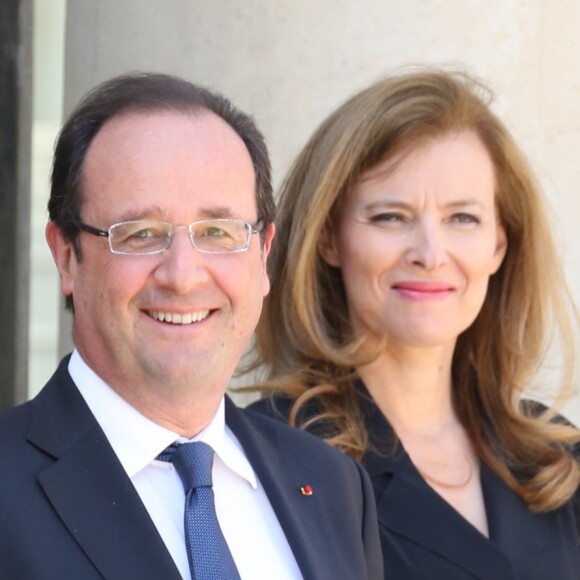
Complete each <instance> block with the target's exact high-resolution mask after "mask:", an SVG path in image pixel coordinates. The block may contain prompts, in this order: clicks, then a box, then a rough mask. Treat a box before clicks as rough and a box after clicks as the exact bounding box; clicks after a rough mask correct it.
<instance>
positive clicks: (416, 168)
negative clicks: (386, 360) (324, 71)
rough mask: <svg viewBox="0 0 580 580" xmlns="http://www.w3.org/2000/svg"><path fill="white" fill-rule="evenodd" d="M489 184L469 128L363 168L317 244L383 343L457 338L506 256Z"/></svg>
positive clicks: (358, 314)
mask: <svg viewBox="0 0 580 580" xmlns="http://www.w3.org/2000/svg"><path fill="white" fill-rule="evenodd" d="M494 189H495V180H494V169H493V165H492V161H491V159H490V156H489V154H488V152H487V150H486V149H485V147H484V145H483V144H482V142H481V141H480V140H479V138H478V137H477V135H476V134H475V133H473V132H470V131H465V132H459V133H450V134H447V135H444V136H441V137H438V138H435V139H433V140H430V141H427V142H422V143H421V144H419V145H417V146H411V148H410V149H407V150H405V151H403V152H402V153H401V154H399V155H397V156H395V157H393V158H391V159H388V160H386V161H384V162H382V163H380V164H379V165H377V166H376V167H374V168H373V169H371V170H369V171H368V172H366V173H364V174H363V175H362V176H361V178H360V179H359V181H358V182H357V184H356V186H355V187H354V188H353V190H352V191H351V192H350V194H349V196H348V198H347V199H346V201H345V204H344V206H343V208H342V211H341V213H340V215H339V216H338V219H337V222H336V225H335V228H334V230H333V231H332V232H331V233H330V234H329V235H328V236H327V237H326V238H325V239H323V241H322V242H321V245H320V248H319V250H320V253H321V255H322V256H323V258H324V259H325V260H326V261H327V262H328V263H329V264H330V265H332V266H336V267H338V268H340V269H341V271H342V277H343V281H344V285H345V289H346V294H347V300H348V307H349V313H350V318H351V321H352V323H353V326H354V328H355V330H358V331H360V332H362V333H363V334H367V335H371V336H376V337H379V338H388V344H389V345H398V346H409V347H433V346H439V345H452V344H454V342H455V340H456V338H457V336H458V335H459V334H460V333H461V332H463V331H464V330H465V329H466V328H468V327H469V326H470V325H471V324H472V323H473V321H474V320H475V318H476V316H477V314H478V313H479V311H480V309H481V306H482V304H483V301H484V299H485V295H486V292H487V286H488V281H489V277H490V276H491V275H492V274H494V273H495V272H496V271H497V270H498V268H499V267H500V265H501V262H502V260H503V257H504V255H505V251H506V245H507V244H506V238H505V233H504V231H503V228H502V227H501V225H500V224H499V220H498V217H497V213H496V207H495V199H494V198H495V194H494Z"/></svg>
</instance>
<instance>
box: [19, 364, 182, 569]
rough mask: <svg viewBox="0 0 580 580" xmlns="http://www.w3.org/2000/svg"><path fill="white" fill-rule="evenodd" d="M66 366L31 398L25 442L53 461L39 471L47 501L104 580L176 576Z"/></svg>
mask: <svg viewBox="0 0 580 580" xmlns="http://www.w3.org/2000/svg"><path fill="white" fill-rule="evenodd" d="M67 364H68V358H67V359H65V360H64V361H63V362H62V363H61V365H60V367H59V369H58V370H57V371H56V373H55V374H54V376H53V377H52V379H51V380H50V381H49V383H48V384H47V386H46V387H45V389H44V390H43V391H42V392H41V393H40V394H39V395H38V397H37V398H36V399H35V400H34V401H33V403H32V418H31V424H30V429H29V432H28V439H29V441H30V442H31V443H32V444H33V445H36V446H37V447H38V448H40V449H42V450H43V451H45V452H46V453H48V454H49V455H51V456H52V457H53V458H54V460H55V461H54V463H53V464H52V465H51V466H50V467H48V468H47V469H45V470H44V471H43V472H41V473H40V474H39V476H38V480H39V483H40V485H41V487H42V489H43V490H44V492H45V494H46V496H47V498H48V501H49V502H50V503H51V504H52V506H53V508H54V510H55V511H56V512H57V514H58V516H59V518H60V519H61V520H62V522H63V524H64V525H65V526H66V527H67V528H68V531H69V532H70V533H71V535H72V536H73V537H74V538H75V540H76V541H77V543H78V544H79V546H80V547H81V549H82V550H83V551H84V552H85V554H86V555H87V557H88V558H89V559H90V560H91V561H92V563H93V565H94V566H95V567H96V568H97V569H98V570H99V572H100V573H101V574H102V575H103V576H104V577H105V578H110V579H117V578H118V579H119V580H121V579H123V580H125V579H126V578H164V579H175V580H177V579H179V578H181V576H180V575H179V573H178V571H177V568H176V567H175V564H174V563H173V560H172V559H171V556H170V555H169V552H168V551H167V549H166V548H165V545H164V543H163V541H162V540H161V537H160V536H159V534H158V532H157V530H156V528H155V526H154V524H153V522H152V521H151V519H150V517H149V514H148V513H147V511H146V509H145V507H144V506H143V504H142V502H141V500H140V498H139V495H138V494H137V492H136V491H135V488H134V487H133V485H132V483H131V481H130V479H129V478H128V477H127V475H126V473H125V471H124V469H123V467H122V466H121V464H120V463H119V461H118V459H117V456H116V455H115V453H114V452H113V450H112V448H111V446H110V445H109V442H108V441H107V439H106V437H105V435H104V434H103V432H102V430H101V429H100V427H99V426H98V424H97V423H96V421H95V419H94V417H93V416H92V414H91V412H90V411H89V409H88V407H87V405H86V404H85V402H84V400H83V398H82V397H81V395H80V393H79V392H78V390H77V389H76V387H75V385H74V383H73V382H72V379H71V378H70V376H69V374H68V371H67V369H66V365H67Z"/></svg>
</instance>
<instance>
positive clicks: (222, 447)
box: [68, 349, 257, 488]
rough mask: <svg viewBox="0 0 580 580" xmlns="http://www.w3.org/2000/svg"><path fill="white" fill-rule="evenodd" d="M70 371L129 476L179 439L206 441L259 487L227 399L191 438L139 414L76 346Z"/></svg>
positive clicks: (234, 470)
mask: <svg viewBox="0 0 580 580" xmlns="http://www.w3.org/2000/svg"><path fill="white" fill-rule="evenodd" d="M68 372H69V374H70V376H71V377H72V379H73V381H74V382H75V384H76V386H77V388H78V390H79V391H80V393H81V395H82V397H83V399H84V400H85V402H86V403H87V405H88V407H89V409H90V410H91V412H92V413H93V415H94V416H95V419H96V420H97V422H98V423H99V425H100V427H101V429H102V430H103V432H104V433H105V436H106V437H107V439H108V440H109V443H110V444H111V447H112V448H113V451H114V452H115V454H116V455H117V457H118V458H119V461H120V462H121V465H122V466H123V468H124V469H125V471H126V472H127V475H128V476H129V477H133V476H135V475H136V474H137V473H139V472H140V471H141V470H142V469H144V468H145V467H146V466H147V465H149V464H150V463H151V461H153V460H154V459H155V458H156V457H157V455H159V453H161V451H163V450H164V449H165V448H166V447H168V446H169V445H171V443H174V442H175V441H177V442H178V443H185V442H187V441H204V442H205V443H207V444H208V445H210V446H211V447H212V448H213V450H214V451H215V454H216V456H217V458H219V460H220V461H221V462H222V463H223V464H224V465H225V466H226V467H227V468H228V469H230V470H231V471H233V472H234V473H236V474H237V475H239V476H240V477H242V478H243V479H245V480H246V481H247V482H248V483H249V484H250V485H251V486H252V487H253V488H256V487H257V480H256V474H255V473H254V470H253V468H252V466H251V464H250V462H249V461H248V458H247V457H246V455H245V454H244V452H243V449H242V446H241V445H240V443H239V441H238V440H237V438H236V437H235V435H234V434H233V433H232V431H231V430H230V429H229V428H228V426H227V425H226V423H225V405H224V398H222V400H221V402H220V405H219V408H218V410H217V412H216V414H215V416H214V417H213V419H212V420H211V421H210V423H209V424H208V425H207V427H205V429H203V431H201V432H200V433H198V434H197V435H196V436H195V437H193V438H192V439H190V440H188V439H185V438H184V437H181V436H180V435H179V434H177V433H175V432H174V431H171V430H169V429H166V428H165V427H162V426H161V425H158V424H157V423H155V422H154V421H151V419H148V418H147V417H145V416H144V415H142V414H141V413H139V411H137V409H135V408H134V407H133V406H131V405H130V404H129V403H128V402H127V401H125V399H123V398H122V397H121V396H120V395H119V394H118V393H117V392H116V391H115V390H113V389H112V388H111V387H110V386H109V385H108V384H107V383H105V382H104V381H103V380H102V379H101V378H100V377H99V376H98V375H97V374H96V373H95V372H94V371H93V370H92V369H91V368H90V367H89V366H88V365H87V364H86V362H85V361H84V360H83V358H82V357H81V355H80V353H79V352H78V351H77V350H76V349H75V350H74V352H73V354H72V356H71V358H70V361H69V364H68Z"/></svg>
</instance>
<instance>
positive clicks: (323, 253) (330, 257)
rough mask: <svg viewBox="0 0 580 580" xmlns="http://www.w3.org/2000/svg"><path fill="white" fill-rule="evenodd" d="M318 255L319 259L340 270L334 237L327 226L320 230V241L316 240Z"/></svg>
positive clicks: (338, 254) (338, 253)
mask: <svg viewBox="0 0 580 580" xmlns="http://www.w3.org/2000/svg"><path fill="white" fill-rule="evenodd" d="M317 249H318V253H319V254H320V257H321V258H322V259H323V260H324V261H325V262H326V263H327V264H328V265H329V266H334V267H335V268H340V266H341V262H340V252H339V251H338V247H337V243H336V235H335V233H334V231H332V230H331V229H330V226H329V225H328V224H327V225H326V226H324V229H323V230H322V234H321V235H320V239H319V240H318V248H317Z"/></svg>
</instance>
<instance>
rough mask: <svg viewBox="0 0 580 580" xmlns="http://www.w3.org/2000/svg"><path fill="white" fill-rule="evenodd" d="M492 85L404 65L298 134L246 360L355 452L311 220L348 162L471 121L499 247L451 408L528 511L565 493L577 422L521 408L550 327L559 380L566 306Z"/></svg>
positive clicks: (341, 344) (568, 365)
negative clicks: (492, 193)
mask: <svg viewBox="0 0 580 580" xmlns="http://www.w3.org/2000/svg"><path fill="white" fill-rule="evenodd" d="M491 98H492V95H491V93H490V91H489V90H487V89H486V88H485V87H484V86H483V85H482V84H481V83H480V82H478V81H476V80H475V79H473V78H471V77H469V76H468V75H466V74H465V73H458V72H447V71H445V70H442V69H422V70H420V71H411V72H405V73H402V74H399V75H395V76H392V77H390V78H386V79H384V80H381V81H380V82H377V83H375V84H373V85H372V86H370V87H369V88H367V89H366V90H363V91H362V92H360V93H358V94H356V95H355V96H353V97H352V98H351V99H350V100H348V101H347V102H345V103H344V104H343V105H342V106H341V107H339V108H338V109H337V110H336V111H335V112H334V113H332V114H331V115H330V116H329V117H328V118H327V119H326V120H325V121H324V122H323V123H322V124H321V125H320V127H319V128H318V129H317V130H316V132H315V133H314V135H313V136H312V137H311V139H310V140H309V142H308V143H307V144H306V146H305V147H304V149H303V151H302V152H301V153H300V155H299V156H298V158H297V159H296V161H295V163H294V165H293V167H292V168H291V170H290V172H289V174H288V175H287V177H286V180H285V181H284V183H283V186H282V191H281V197H280V201H279V209H278V220H277V234H276V238H275V240H274V245H273V249H272V253H271V255H270V258H269V274H270V279H271V290H270V294H269V296H268V298H267V299H266V302H265V307H264V312H263V315H262V318H261V321H260V324H259V326H258V330H257V335H256V350H255V353H256V354H255V359H254V361H253V363H254V367H256V366H258V365H263V367H264V368H265V369H266V372H267V380H266V383H265V388H266V389H273V390H278V391H282V392H284V393H286V394H288V395H290V396H291V397H292V398H293V399H295V401H296V402H295V403H294V407H293V411H292V414H291V420H292V421H295V420H296V416H297V414H298V411H299V410H300V409H301V408H302V406H303V405H304V403H306V402H307V401H311V400H312V399H315V400H316V408H317V409H318V410H319V412H317V413H315V415H314V416H310V418H309V420H308V422H307V424H303V425H302V427H306V428H307V427H309V426H312V423H317V422H320V421H324V423H325V424H329V423H330V424H331V425H333V430H332V432H331V433H329V434H328V437H327V439H328V441H329V443H331V444H333V445H335V446H337V447H339V448H340V449H342V450H344V451H346V452H347V453H349V454H350V455H352V456H354V457H356V458H358V459H360V458H361V457H362V455H363V454H364V452H365V451H366V450H367V449H368V442H367V434H366V432H365V428H364V424H363V421H362V417H361V414H360V410H359V408H358V404H357V400H356V393H355V389H354V388H353V378H354V376H355V372H354V370H353V369H354V368H355V367H356V366H357V365H360V364H361V363H362V362H365V361H364V360H363V358H362V356H361V354H360V352H361V351H360V348H359V347H360V342H359V341H358V340H357V339H356V337H355V336H354V334H353V332H352V328H351V325H350V321H349V317H348V306H347V300H346V295H345V291H344V287H343V283H342V279H341V274H340V271H339V270H338V269H336V268H333V267H331V266H329V265H328V264H327V263H326V262H325V261H324V260H323V259H322V258H321V256H320V254H319V252H318V248H319V244H320V241H321V236H322V234H323V232H325V231H327V229H328V228H331V227H332V218H333V216H334V215H335V214H336V211H337V208H339V207H340V204H341V202H342V200H343V199H344V197H345V195H346V194H347V193H348V192H349V191H350V190H351V188H352V186H353V185H354V184H355V182H356V181H357V179H358V178H359V176H360V175H361V174H362V173H363V172H365V171H366V170H368V169H370V168H372V167H373V166H375V165H377V164H378V163H379V162H381V161H383V160H385V159H387V158H390V157H392V156H394V155H395V154H396V153H398V152H400V151H401V150H402V149H404V148H408V147H413V146H414V145H416V144H418V143H420V142H421V141H423V140H425V139H429V138H433V137H437V136H440V135H445V134H447V133H449V132H455V131H465V130H467V131H473V132H475V133H476V134H477V135H478V136H479V138H480V139H481V141H482V143H483V144H484V145H485V147H486V149H487V151H488V152H489V155H490V157H491V159H492V161H493V164H494V167H495V177H496V203H497V208H498V214H499V218H500V220H501V223H502V225H503V227H504V229H505V232H506V236H507V240H508V247H507V253H506V256H505V259H504V262H503V264H502V266H501V268H500V269H499V271H498V272H497V273H496V274H495V275H494V276H492V278H491V279H490V283H489V289H488V292H487V296H486V299H485V301H484V304H483V307H482V309H481V312H480V314H479V316H478V317H477V319H476V321H475V322H474V324H473V325H472V326H471V327H470V328H469V329H468V330H467V331H465V332H464V333H463V334H462V335H461V336H460V337H459V338H458V341H457V346H456V350H455V353H454V357H453V364H452V377H453V389H454V392H453V397H454V404H455V408H456V412H457V413H458V416H459V418H460V420H461V422H462V424H463V425H464V427H465V429H466V430H467V432H468V434H469V436H470V438H471V441H472V443H473V446H474V448H475V450H476V453H477V454H478V456H479V457H480V459H481V461H483V462H484V463H485V464H487V465H488V466H489V467H490V468H491V469H492V470H493V471H494V472H495V473H497V474H498V476H499V477H501V478H502V479H503V481H504V482H505V483H506V484H507V485H508V486H509V487H510V488H512V489H513V490H514V491H515V492H517V493H518V494H519V495H520V496H521V497H522V498H523V499H524V500H525V501H526V502H527V504H528V505H529V506H530V507H531V509H534V510H537V511H546V510H550V509H554V508H555V507H557V506H559V505H561V504H562V503H564V502H565V501H566V500H567V499H569V498H570V497H571V496H572V494H573V493H574V492H575V491H576V490H577V489H578V485H579V481H580V467H579V464H578V461H577V460H576V459H574V457H573V456H572V454H571V453H570V448H571V446H572V444H573V443H574V442H576V441H577V440H578V437H577V434H576V431H575V430H574V429H572V428H570V427H567V426H565V425H562V424H560V423H554V422H550V421H549V419H551V418H553V412H548V413H544V414H543V415H542V416H541V417H531V416H529V414H528V413H526V412H525V410H524V409H523V407H522V406H521V402H520V398H521V394H522V392H523V390H524V388H525V387H526V386H528V385H529V383H530V381H531V379H532V377H533V376H534V374H535V373H536V371H537V370H538V369H539V367H540V365H541V363H542V361H543V359H544V357H545V355H546V352H547V348H548V346H549V342H550V338H551V336H552V333H551V332H550V329H551V328H556V329H558V330H559V332H560V337H561V341H560V344H559V348H560V349H561V350H562V357H563V367H562V368H563V369H564V371H563V374H562V377H561V379H562V387H561V389H560V392H561V393H562V394H565V393H566V392H567V391H569V390H570V388H571V384H572V375H573V363H574V357H575V339H576V336H575V328H576V326H574V325H573V324H572V323H570V322H569V318H570V314H572V319H573V320H576V321H577V317H576V311H575V309H574V306H573V304H572V302H571V300H570V297H569V294H568V292H567V290H566V288H567V287H566V283H565V280H564V276H563V272H562V270H561V266H560V262H559V259H558V256H557V252H556V250H555V247H554V242H553V239H552V235H551V232H550V228H549V225H548V220H547V216H546V211H545V209H544V204H543V201H542V196H541V193H540V191H539V187H538V185H537V183H536V180H535V178H534V176H533V172H532V171H531V169H530V167H529V166H528V164H527V162H526V160H525V158H524V156H523V154H522V152H521V151H520V149H519V148H518V147H517V145H516V144H515V142H514V140H513V138H512V137H511V135H510V133H509V132H508V130H507V129H506V128H505V126H504V125H503V123H502V122H501V121H500V120H499V119H498V118H497V117H496V116H495V115H494V113H493V112H492V111H491V109H490V107H489V103H490V102H491Z"/></svg>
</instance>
